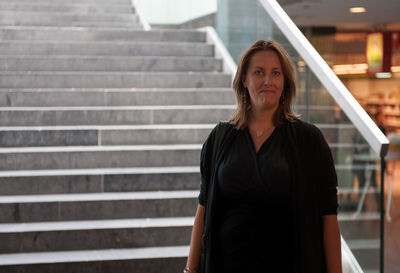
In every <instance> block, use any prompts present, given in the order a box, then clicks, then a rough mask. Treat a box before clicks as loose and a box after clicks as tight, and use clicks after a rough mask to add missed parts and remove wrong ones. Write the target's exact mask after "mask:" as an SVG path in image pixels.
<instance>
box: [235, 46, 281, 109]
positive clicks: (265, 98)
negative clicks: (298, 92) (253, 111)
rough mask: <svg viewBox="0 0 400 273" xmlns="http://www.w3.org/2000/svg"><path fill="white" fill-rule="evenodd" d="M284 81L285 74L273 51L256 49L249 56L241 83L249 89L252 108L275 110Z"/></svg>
mask: <svg viewBox="0 0 400 273" xmlns="http://www.w3.org/2000/svg"><path fill="white" fill-rule="evenodd" d="M284 83H285V76H284V75H283V71H282V66H281V62H280V61H279V57H278V54H276V52H275V51H272V50H264V51H258V52H256V53H254V54H253V55H252V56H251V58H250V63H249V67H248V69H247V73H246V76H245V79H244V80H243V85H244V86H245V87H246V88H247V89H248V90H249V95H250V101H251V106H252V108H257V109H259V110H274V111H275V110H276V109H277V108H278V106H279V102H280V98H281V95H282V92H283V87H284Z"/></svg>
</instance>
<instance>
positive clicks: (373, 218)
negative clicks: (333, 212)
mask: <svg viewBox="0 0 400 273" xmlns="http://www.w3.org/2000/svg"><path fill="white" fill-rule="evenodd" d="M338 219H339V226H340V231H341V234H342V236H343V238H344V239H345V240H346V241H348V240H367V239H368V240H369V239H373V240H375V239H377V238H379V219H380V218H379V213H377V212H375V213H374V212H370V213H360V214H355V213H340V214H339V215H338Z"/></svg>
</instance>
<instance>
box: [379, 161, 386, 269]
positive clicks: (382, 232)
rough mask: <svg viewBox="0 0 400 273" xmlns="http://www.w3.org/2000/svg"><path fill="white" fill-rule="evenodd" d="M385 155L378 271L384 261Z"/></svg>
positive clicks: (382, 165) (382, 166)
mask: <svg viewBox="0 0 400 273" xmlns="http://www.w3.org/2000/svg"><path fill="white" fill-rule="evenodd" d="M385 168H386V162H385V157H384V156H381V195H380V197H381V198H380V206H379V209H380V249H379V272H380V273H383V271H384V267H385V266H384V261H385V255H384V254H385V252H384V251H385V172H386V170H385Z"/></svg>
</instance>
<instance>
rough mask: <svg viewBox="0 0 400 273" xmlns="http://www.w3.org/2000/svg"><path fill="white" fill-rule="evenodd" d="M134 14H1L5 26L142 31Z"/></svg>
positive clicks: (1, 21)
mask: <svg viewBox="0 0 400 273" xmlns="http://www.w3.org/2000/svg"><path fill="white" fill-rule="evenodd" d="M137 21H138V19H137V16H136V15H134V14H128V13H121V14H107V13H106V14H100V13H97V14H94V13H86V14H78V13H62V12H0V25H3V26H52V27H54V26H62V27H65V26H87V27H91V26H102V27H107V26H109V25H108V23H112V24H117V26H122V27H124V26H125V27H133V28H135V26H136V29H141V27H140V25H139V24H138V23H137Z"/></svg>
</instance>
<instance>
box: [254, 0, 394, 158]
mask: <svg viewBox="0 0 400 273" xmlns="http://www.w3.org/2000/svg"><path fill="white" fill-rule="evenodd" d="M259 2H260V3H261V5H262V6H263V7H264V9H265V11H266V12H267V13H268V14H269V15H270V16H271V18H272V20H273V21H274V22H275V24H276V25H277V26H278V27H279V29H280V30H281V31H282V33H283V34H284V35H285V37H286V38H287V39H288V40H289V42H290V43H291V44H292V46H293V47H294V48H295V49H296V50H297V52H298V53H299V54H300V56H301V57H302V58H303V59H304V61H305V62H306V63H307V65H308V66H309V67H310V69H311V70H312V71H313V72H314V74H315V75H316V76H317V78H318V79H319V80H320V81H321V83H322V84H323V85H324V87H325V88H326V89H327V90H328V92H329V93H330V94H331V96H332V97H333V98H334V99H335V101H336V102H337V104H338V105H339V106H340V107H341V108H342V110H343V112H344V113H345V114H346V115H347V117H348V118H349V119H350V120H351V121H352V123H353V124H354V125H355V126H356V128H357V129H358V131H359V132H360V133H361V135H362V136H363V137H364V138H365V140H366V141H367V142H368V144H369V145H370V146H371V148H372V149H373V150H374V151H375V153H376V154H378V155H380V156H381V157H384V156H386V154H387V151H388V146H389V140H388V139H387V138H386V136H385V135H384V134H383V133H382V132H381V130H380V129H379V128H378V126H376V124H375V123H374V122H373V121H372V119H371V118H370V117H369V115H368V114H367V113H366V112H365V110H364V109H363V108H362V107H361V106H360V104H359V103H358V102H357V100H356V99H355V98H354V97H353V96H352V95H351V93H350V91H349V90H348V89H347V88H346V87H345V86H344V84H343V83H342V82H341V81H340V79H339V78H338V77H337V76H336V75H335V73H334V72H333V71H332V69H331V68H330V67H329V65H328V64H327V63H326V62H325V61H324V59H323V58H322V57H321V56H320V55H319V53H318V52H317V51H316V50H315V48H314V47H313V46H312V45H311V43H310V42H309V41H308V40H307V38H306V37H305V36H304V35H303V33H302V32H301V31H300V30H299V29H298V27H297V26H296V25H295V24H294V23H293V21H292V20H291V19H290V18H289V16H288V15H287V14H286V12H285V11H284V10H283V9H282V7H281V6H280V5H279V4H278V3H277V1H276V0H259Z"/></svg>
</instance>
